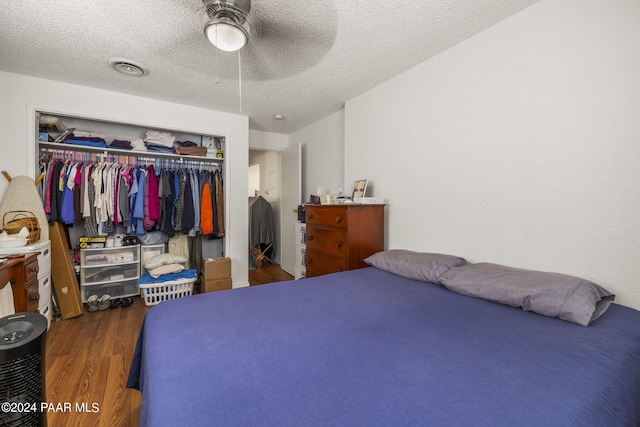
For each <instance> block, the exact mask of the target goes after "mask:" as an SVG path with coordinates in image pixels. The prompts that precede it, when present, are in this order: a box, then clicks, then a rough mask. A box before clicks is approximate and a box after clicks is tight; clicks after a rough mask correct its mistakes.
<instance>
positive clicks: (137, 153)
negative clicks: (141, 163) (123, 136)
mask: <svg viewBox="0 0 640 427" xmlns="http://www.w3.org/2000/svg"><path fill="white" fill-rule="evenodd" d="M38 145H39V147H40V148H47V149H50V150H64V151H69V152H82V153H102V154H103V155H105V156H108V155H115V156H123V155H125V156H133V157H153V158H157V159H172V160H174V159H175V160H180V161H187V160H190V161H196V162H206V163H222V162H223V161H224V159H221V158H217V157H202V156H188V155H178V154H170V153H154V152H153V151H134V150H118V149H113V148H111V149H109V148H100V147H86V146H77V145H71V144H60V143H53V142H39V143H38Z"/></svg>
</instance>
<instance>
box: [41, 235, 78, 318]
mask: <svg viewBox="0 0 640 427" xmlns="http://www.w3.org/2000/svg"><path fill="white" fill-rule="evenodd" d="M49 236H50V239H51V278H52V279H53V288H54V289H55V291H56V297H57V299H58V306H59V307H60V314H61V315H62V318H63V319H71V318H72V317H77V316H80V315H81V314H82V313H83V309H82V300H81V299H80V287H79V286H78V279H77V278H76V271H75V270H74V268H73V263H72V262H71V255H69V245H68V244H67V237H66V234H65V232H64V226H63V225H62V224H60V223H59V222H56V223H55V224H53V225H50V226H49Z"/></svg>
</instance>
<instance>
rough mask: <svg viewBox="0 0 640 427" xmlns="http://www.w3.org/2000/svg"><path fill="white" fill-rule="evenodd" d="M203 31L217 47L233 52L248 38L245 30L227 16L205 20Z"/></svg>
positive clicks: (244, 43) (241, 46) (240, 47)
mask: <svg viewBox="0 0 640 427" xmlns="http://www.w3.org/2000/svg"><path fill="white" fill-rule="evenodd" d="M204 33H205V35H206V36H207V38H208V39H209V41H210V42H211V43H212V44H213V45H214V46H215V47H217V48H218V49H220V50H224V51H226V52H234V51H236V50H238V49H242V48H243V47H244V46H245V45H246V44H247V40H248V36H249V35H248V34H247V31H246V30H245V29H244V27H242V26H241V25H238V24H237V23H236V22H235V21H234V20H232V19H229V18H215V19H212V20H210V21H209V22H207V25H206V26H205V28H204Z"/></svg>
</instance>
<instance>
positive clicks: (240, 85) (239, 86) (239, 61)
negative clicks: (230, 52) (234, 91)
mask: <svg viewBox="0 0 640 427" xmlns="http://www.w3.org/2000/svg"><path fill="white" fill-rule="evenodd" d="M238 93H239V95H240V112H241V113H242V61H241V60H240V51H238Z"/></svg>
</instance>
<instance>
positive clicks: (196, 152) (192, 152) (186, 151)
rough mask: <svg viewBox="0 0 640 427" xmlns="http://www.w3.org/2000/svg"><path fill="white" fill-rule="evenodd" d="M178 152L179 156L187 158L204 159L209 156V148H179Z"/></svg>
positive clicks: (177, 148)
mask: <svg viewBox="0 0 640 427" xmlns="http://www.w3.org/2000/svg"><path fill="white" fill-rule="evenodd" d="M176 151H177V152H178V154H182V155H185V156H201V157H204V156H206V155H207V147H191V146H187V147H182V146H178V147H176Z"/></svg>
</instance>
